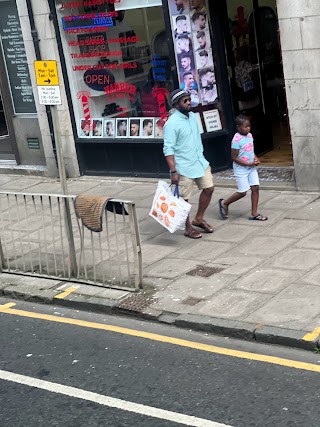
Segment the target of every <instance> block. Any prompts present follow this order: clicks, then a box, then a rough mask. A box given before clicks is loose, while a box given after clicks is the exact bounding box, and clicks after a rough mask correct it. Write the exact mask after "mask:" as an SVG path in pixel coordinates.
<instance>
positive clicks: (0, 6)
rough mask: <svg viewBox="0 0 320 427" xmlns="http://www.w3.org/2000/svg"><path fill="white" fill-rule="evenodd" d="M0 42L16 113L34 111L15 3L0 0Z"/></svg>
mask: <svg viewBox="0 0 320 427" xmlns="http://www.w3.org/2000/svg"><path fill="white" fill-rule="evenodd" d="M0 43H1V48H2V53H3V56H4V62H5V65H6V69H7V75H8V81H9V85H10V90H11V96H12V100H13V107H14V111H15V113H16V114H34V113H35V112H36V107H35V102H34V97H33V91H32V86H31V80H30V75H29V68H28V63H27V56H26V51H25V46H24V42H23V37H22V32H21V27H20V20H19V16H18V11H17V7H16V3H15V1H13V0H8V1H0ZM0 54H1V53H0Z"/></svg>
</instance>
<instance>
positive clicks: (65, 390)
mask: <svg viewBox="0 0 320 427" xmlns="http://www.w3.org/2000/svg"><path fill="white" fill-rule="evenodd" d="M0 380H5V381H11V382H13V383H18V384H23V385H27V386H30V387H35V388H39V389H41V390H47V391H50V392H52V393H59V394H64V395H65V396H69V397H74V398H77V399H83V400H88V401H90V402H94V403H98V404H99V405H104V406H109V407H110V408H116V409H120V410H123V411H128V412H134V413H136V414H140V415H145V416H148V417H153V418H159V419H160V420H168V421H171V422H175V423H178V424H182V425H185V426H193V427H231V426H228V425H226V424H220V423H216V422H214V421H210V420H205V419H202V418H197V417H193V416H191V415H184V414H179V413H178V412H171V411H166V410H164V409H158V408H153V407H152V406H146V405H140V404H139V403H133V402H128V401H126V400H121V399H116V398H114V397H109V396H104V395H102V394H97V393H92V392H91V391H86V390H81V389H79V388H75V387H69V386H65V385H62V384H57V383H52V382H49V381H43V380H38V379H37V378H32V377H28V376H25V375H19V374H14V373H12V372H7V371H2V370H0Z"/></svg>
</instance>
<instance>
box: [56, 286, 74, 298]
mask: <svg viewBox="0 0 320 427" xmlns="http://www.w3.org/2000/svg"><path fill="white" fill-rule="evenodd" d="M78 288H79V286H73V287H71V288H68V289H66V290H65V291H64V292H62V293H61V294H58V295H56V296H55V298H56V299H64V298H65V297H67V296H69V295H70V294H72V292H74V291H76V290H77V289H78Z"/></svg>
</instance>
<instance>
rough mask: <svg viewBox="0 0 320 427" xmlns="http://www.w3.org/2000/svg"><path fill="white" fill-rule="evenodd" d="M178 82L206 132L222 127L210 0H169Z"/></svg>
mask: <svg viewBox="0 0 320 427" xmlns="http://www.w3.org/2000/svg"><path fill="white" fill-rule="evenodd" d="M168 3H169V10H170V18H171V28H172V36H173V40H174V50H175V56H176V65H177V70H178V73H179V82H180V87H181V88H182V89H187V90H189V91H190V93H191V105H192V107H193V111H194V112H195V113H196V114H197V117H198V121H199V125H200V128H201V130H203V131H204V132H214V131H218V130H221V129H222V123H223V121H222V114H221V103H220V99H219V85H218V82H217V79H216V70H215V57H214V52H213V44H212V36H211V35H212V31H211V28H210V19H209V16H210V15H209V8H208V1H206V0H168Z"/></svg>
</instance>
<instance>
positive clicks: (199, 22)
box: [191, 12, 207, 31]
mask: <svg viewBox="0 0 320 427" xmlns="http://www.w3.org/2000/svg"><path fill="white" fill-rule="evenodd" d="M191 21H192V29H193V31H202V30H204V29H205V28H206V26H207V15H206V14H205V13H203V12H195V13H194V14H193V15H192V17H191Z"/></svg>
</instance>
